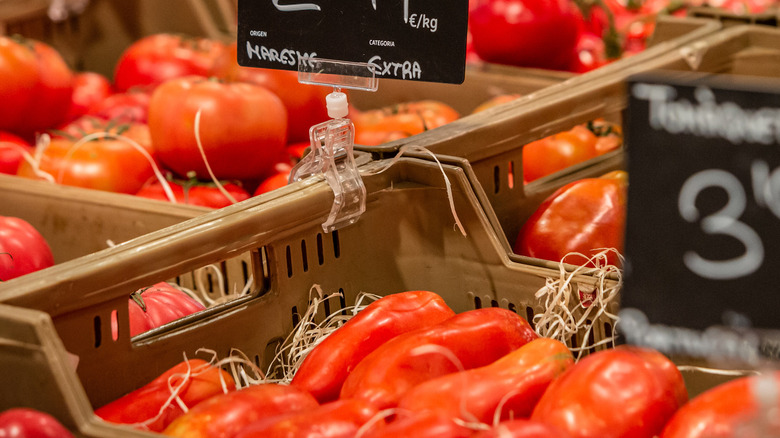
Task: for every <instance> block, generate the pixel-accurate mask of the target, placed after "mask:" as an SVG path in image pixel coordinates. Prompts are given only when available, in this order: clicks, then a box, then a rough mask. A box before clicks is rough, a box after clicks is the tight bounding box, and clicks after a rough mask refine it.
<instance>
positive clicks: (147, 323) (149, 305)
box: [127, 282, 205, 336]
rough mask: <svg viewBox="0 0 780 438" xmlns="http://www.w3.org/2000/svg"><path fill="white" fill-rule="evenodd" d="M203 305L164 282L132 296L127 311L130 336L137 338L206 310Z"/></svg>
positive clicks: (128, 301)
mask: <svg viewBox="0 0 780 438" xmlns="http://www.w3.org/2000/svg"><path fill="white" fill-rule="evenodd" d="M204 309H205V307H204V306H203V304H200V303H199V302H197V301H195V300H194V299H193V298H192V297H190V296H189V295H187V294H186V293H184V292H182V291H181V290H180V289H178V288H176V287H174V286H172V285H170V284H168V283H165V282H162V283H157V284H155V285H154V286H152V287H149V288H146V289H141V290H139V291H136V292H134V293H133V294H132V295H130V299H128V300H127V310H128V312H129V317H130V336H137V335H140V334H141V333H144V332H147V331H149V330H151V329H154V328H157V327H160V326H162V325H165V324H167V323H169V322H172V321H176V320H177V319H181V318H184V317H185V316H187V315H191V314H193V313H197V312H200V311H201V310H204Z"/></svg>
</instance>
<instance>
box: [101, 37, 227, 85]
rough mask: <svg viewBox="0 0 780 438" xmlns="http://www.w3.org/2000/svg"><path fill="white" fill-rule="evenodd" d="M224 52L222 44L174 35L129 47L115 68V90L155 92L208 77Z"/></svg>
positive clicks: (151, 39) (147, 40)
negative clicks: (190, 78)
mask: <svg viewBox="0 0 780 438" xmlns="http://www.w3.org/2000/svg"><path fill="white" fill-rule="evenodd" d="M224 51H225V45H224V44H222V43H221V42H219V41H215V40H210V39H205V38H191V37H185V36H181V35H172V34H155V35H150V36H147V37H145V38H141V39H140V40H138V41H135V42H134V43H133V44H131V45H130V47H128V48H127V49H125V51H124V52H122V55H121V56H120V57H119V61H118V62H117V64H116V68H115V70H114V86H115V87H116V88H117V90H119V91H127V90H129V89H130V88H133V87H136V86H141V87H150V88H154V87H156V86H158V85H160V84H162V83H163V82H165V81H167V80H169V79H173V78H179V77H182V76H189V75H200V76H207V75H208V74H209V72H210V71H211V70H212V69H213V68H214V63H215V62H216V60H217V59H219V57H221V56H222V54H223V52H224Z"/></svg>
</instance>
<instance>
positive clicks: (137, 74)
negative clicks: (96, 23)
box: [0, 34, 328, 207]
mask: <svg viewBox="0 0 780 438" xmlns="http://www.w3.org/2000/svg"><path fill="white" fill-rule="evenodd" d="M235 51H236V48H235V44H234V45H232V46H230V45H226V44H224V43H221V42H219V41H214V40H209V39H203V38H187V37H183V36H179V35H170V34H158V35H152V36H149V37H146V38H143V39H140V40H138V41H136V42H134V43H133V44H132V45H131V46H130V47H128V48H127V49H126V50H125V51H124V52H123V54H122V55H121V57H120V60H119V61H118V63H117V65H116V67H115V73H114V78H113V81H112V80H109V79H108V78H106V77H104V76H102V75H100V74H97V73H92V72H75V71H72V70H71V69H70V68H69V67H68V66H67V65H66V64H65V63H64V61H63V60H62V58H61V56H60V55H59V54H58V53H57V52H56V51H55V50H54V49H52V48H51V47H50V46H48V45H46V44H44V43H41V42H38V41H31V40H25V39H22V38H18V37H0V58H2V60H3V62H2V63H0V77H2V78H3V84H2V88H1V89H0V96H2V98H3V99H4V101H5V102H8V105H3V109H2V110H0V131H3V134H0V135H2V136H0V141H2V142H3V143H1V144H0V151H2V154H3V155H2V156H1V157H2V162H1V163H2V165H1V166H0V168H1V169H2V171H3V172H4V173H11V174H17V175H20V176H25V177H31V178H43V179H47V180H50V181H53V182H57V183H61V184H66V185H75V186H80V187H86V188H93V189H99V190H108V191H113V192H118V193H127V194H138V193H139V192H141V195H143V196H148V197H156V196H159V195H160V194H163V195H164V193H163V192H162V190H160V189H159V187H158V186H159V184H160V181H159V180H160V179H162V178H160V175H162V176H163V178H165V179H167V182H168V183H169V184H170V185H171V186H172V191H173V194H174V195H175V196H176V198H177V200H178V202H187V203H191V204H196V205H204V206H208V207H222V206H225V205H227V204H228V203H230V202H234V201H240V200H243V199H246V198H248V197H249V196H250V194H254V193H253V191H254V190H255V189H256V188H257V187H258V186H259V184H260V183H261V182H263V180H265V179H267V178H268V177H271V176H273V175H274V174H276V173H278V172H281V171H284V170H288V171H289V168H290V167H291V165H292V164H293V162H294V160H295V159H296V158H298V157H299V156H300V154H301V153H302V148H301V147H300V143H301V142H304V143H308V129H309V127H310V126H311V125H313V124H316V123H320V122H322V121H324V120H327V111H326V109H325V95H326V94H327V92H328V90H327V89H325V88H323V87H317V86H310V85H303V84H300V83H299V82H298V80H297V75H296V73H295V72H288V71H276V70H259V69H244V68H242V67H239V66H238V64H237V63H236V53H235ZM196 118H197V123H196ZM43 134H45V135H43ZM33 144H34V145H35V148H34V149H33V148H32V145H33ZM156 170H159V172H157V171H156ZM213 179H217V180H219V181H223V182H224V184H223V185H224V186H225V188H226V189H227V190H228V192H230V193H231V194H232V195H233V198H234V199H233V200H231V199H229V198H226V197H225V196H224V195H222V194H221V193H220V192H219V191H217V190H216V189H215V187H214V184H212V183H211V182H212V180H213ZM202 181H207V183H201V182H202ZM212 198H216V202H214V200H213V199H212Z"/></svg>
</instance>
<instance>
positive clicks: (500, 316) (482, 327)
mask: <svg viewBox="0 0 780 438" xmlns="http://www.w3.org/2000/svg"><path fill="white" fill-rule="evenodd" d="M537 337H538V336H537V335H536V333H535V332H534V331H533V329H531V326H530V325H529V324H528V322H527V321H526V320H525V319H523V318H522V317H520V316H519V315H517V314H516V313H513V312H511V311H509V310H506V309H501V308H498V307H489V308H483V309H474V310H469V311H467V312H463V313H459V314H457V315H455V316H453V317H452V318H449V319H447V320H444V321H443V322H440V323H438V324H435V325H433V326H430V327H423V328H420V329H416V330H412V331H409V332H406V333H403V334H400V335H398V336H396V337H394V338H392V339H390V340H389V341H387V342H385V343H383V344H382V345H380V346H379V347H378V348H376V349H375V350H374V351H372V352H371V353H369V354H368V355H367V356H366V357H365V358H364V359H363V360H361V361H360V362H359V363H358V365H357V366H356V367H355V368H354V370H353V371H352V372H351V373H350V374H349V376H347V379H346V380H345V381H344V385H343V386H342V388H341V397H342V398H344V397H355V398H360V399H363V400H367V401H369V402H371V403H374V404H375V405H376V406H377V407H379V408H380V409H385V408H389V407H394V406H396V405H397V404H398V401H399V400H400V399H401V397H403V395H404V394H405V393H407V392H408V391H409V390H410V389H412V388H413V387H414V386H416V385H419V384H420V383H423V382H425V381H427V380H431V379H433V378H436V377H440V376H443V375H446V374H450V373H453V372H456V371H459V370H460V368H459V367H458V366H457V365H456V364H455V363H453V360H452V359H453V357H454V358H457V360H458V361H459V362H460V364H461V366H462V369H466V370H468V369H472V368H478V367H481V366H485V365H487V364H489V363H491V362H493V361H495V360H497V359H498V358H500V357H503V356H505V355H506V354H508V353H509V352H511V351H514V350H516V349H518V348H520V347H521V346H523V345H525V344H527V343H528V342H530V341H532V340H533V339H536V338H537ZM485 339H490V342H485ZM443 350H446V351H449V352H451V353H452V356H450V355H445V354H442V351H443Z"/></svg>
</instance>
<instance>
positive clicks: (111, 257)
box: [0, 158, 617, 436]
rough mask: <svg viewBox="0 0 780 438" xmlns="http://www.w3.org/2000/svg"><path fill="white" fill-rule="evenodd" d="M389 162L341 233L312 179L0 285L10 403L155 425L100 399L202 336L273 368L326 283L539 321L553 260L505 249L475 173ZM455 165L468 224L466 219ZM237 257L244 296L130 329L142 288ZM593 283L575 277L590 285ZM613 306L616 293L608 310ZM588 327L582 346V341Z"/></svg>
mask: <svg viewBox="0 0 780 438" xmlns="http://www.w3.org/2000/svg"><path fill="white" fill-rule="evenodd" d="M388 165H389V162H388V160H382V161H377V162H371V163H368V164H366V165H364V166H361V173H363V176H364V182H365V185H366V189H367V195H368V196H367V203H366V207H367V208H366V212H365V213H364V214H363V215H362V216H361V217H360V219H359V220H358V221H357V222H356V223H355V224H352V225H349V226H347V227H345V228H342V229H340V230H338V231H337V232H334V233H324V232H323V230H322V227H321V224H322V223H323V221H324V220H325V218H326V217H327V215H328V213H329V212H330V209H331V204H332V202H333V194H332V191H331V190H330V188H329V186H328V185H327V184H326V183H325V182H323V181H322V180H321V179H320V180H318V179H317V178H315V177H313V178H310V179H307V180H304V181H301V182H297V183H294V184H292V185H290V186H287V187H284V188H282V189H279V190H278V191H276V192H271V193H268V194H265V195H262V196H259V197H255V198H251V199H249V200H247V201H243V202H241V203H239V204H236V205H233V206H230V207H227V208H224V209H221V210H215V211H212V212H208V213H205V214H202V215H199V216H197V217H195V218H192V219H189V220H186V221H184V222H180V223H178V224H175V225H172V226H169V227H166V228H163V229H161V230H158V231H155V232H151V233H149V234H146V235H144V236H141V237H139V238H136V239H132V240H130V241H127V242H124V243H123V244H120V245H117V246H115V247H112V248H108V249H104V250H102V251H99V252H96V253H92V254H89V255H86V256H84V257H79V258H76V259H73V260H71V261H68V262H65V263H62V264H59V265H55V266H53V267H51V268H47V269H46V270H43V271H38V272H35V273H32V274H28V275H26V276H22V277H19V278H16V279H13V280H10V281H8V282H5V283H2V284H0V325H2V326H3V327H4V330H3V331H2V333H1V334H0V368H2V369H3V370H6V371H5V372H4V373H3V375H2V377H0V381H1V382H2V384H3V385H4V388H5V393H6V394H8V396H7V397H3V398H2V400H1V401H0V409H5V408H9V407H12V406H30V407H33V408H38V409H41V410H44V411H46V412H49V413H52V414H53V415H54V416H55V417H57V418H58V419H59V420H60V421H61V422H63V423H64V424H65V425H66V426H67V427H69V428H70V429H72V430H79V431H80V433H81V434H83V436H101V434H102V435H103V436H105V434H106V433H107V431H109V430H110V431H111V433H112V434H114V435H115V436H147V435H145V434H143V433H140V432H135V431H127V432H124V429H122V428H120V427H118V426H112V425H106V424H104V423H102V422H101V421H100V420H98V419H97V418H96V417H94V416H93V415H92V414H91V410H92V409H93V408H94V407H97V406H100V405H102V404H104V403H106V402H108V401H111V400H113V399H115V398H117V397H119V396H121V395H122V394H124V393H126V392H128V391H130V390H132V389H135V388H137V387H140V386H141V385H142V384H143V383H145V382H147V381H149V380H151V379H152V378H153V377H156V376H157V375H159V374H160V373H161V372H162V371H163V370H165V369H167V368H168V367H170V366H172V365H173V364H175V363H177V362H179V361H181V360H182V355H183V354H185V353H186V354H187V356H188V357H194V356H195V354H196V350H197V349H199V348H208V349H211V350H214V351H216V352H217V353H218V354H219V356H220V357H225V356H227V355H228V354H229V353H230V351H231V349H233V348H236V349H239V350H241V351H242V352H243V353H245V354H246V355H247V356H248V357H249V358H254V360H255V361H256V363H257V364H259V365H260V366H261V367H262V366H263V365H266V364H268V362H269V360H270V358H271V357H272V356H273V352H274V351H275V348H276V347H278V346H279V345H280V344H281V343H282V341H283V340H284V339H285V338H286V337H287V335H288V334H289V333H290V332H291V331H292V329H293V327H294V321H295V319H296V318H297V316H298V315H300V314H303V313H304V311H305V310H306V308H307V306H308V303H309V300H310V294H311V293H313V292H311V289H312V287H313V286H314V285H318V286H319V287H320V288H321V289H322V291H324V293H325V294H335V293H338V294H343V299H335V298H334V299H331V300H329V301H330V308H329V311H330V312H338V311H339V310H340V309H341V308H342V307H343V306H345V305H349V304H352V303H353V302H354V301H355V298H356V296H357V295H358V293H360V292H368V293H374V294H378V295H387V294H391V293H395V292H401V291H404V290H431V291H434V292H437V293H439V294H440V295H442V296H443V297H444V299H445V300H446V301H447V303H448V304H449V305H450V306H451V307H452V308H453V309H454V310H455V311H457V312H461V311H465V310H468V309H473V308H477V307H484V306H498V307H502V308H507V309H510V310H513V311H515V312H517V313H518V314H520V315H522V316H524V317H526V318H528V319H530V320H533V315H534V314H538V313H539V312H543V311H544V308H543V306H542V304H541V301H540V299H539V298H537V297H536V296H535V294H536V292H537V291H538V290H539V289H540V288H542V287H543V286H544V285H545V283H546V281H547V279H548V278H550V277H554V276H557V275H558V272H557V270H550V269H545V268H540V267H537V266H532V265H525V264H521V263H516V262H512V261H510V260H509V259H508V258H507V256H506V252H505V251H503V248H502V247H501V244H500V242H499V241H498V239H497V237H496V235H495V233H494V231H493V229H492V227H491V225H490V221H489V220H488V219H487V217H486V216H485V214H484V212H483V210H482V209H481V208H480V206H479V202H478V199H477V197H476V195H475V194H474V192H473V191H472V189H471V187H470V183H469V181H468V178H467V176H466V174H465V172H464V171H463V169H461V168H460V167H457V166H452V165H448V164H442V167H441V169H440V167H439V166H438V165H437V164H436V163H433V162H429V161H425V160H419V159H415V158H402V159H400V160H398V161H397V162H396V163H395V164H393V165H392V166H390V167H389V168H388ZM383 169H384V171H383V172H381V173H379V171H380V170H383ZM442 170H443V172H442ZM444 175H446V176H447V178H448V179H449V182H450V183H451V190H452V202H453V205H454V210H455V212H456V214H457V217H458V219H459V221H460V222H461V223H462V225H463V228H464V231H465V233H466V235H465V236H464V235H463V234H462V233H461V232H460V231H459V230H458V229H457V228H455V227H454V224H455V218H454V216H453V213H452V211H451V209H450V201H449V199H448V195H447V193H448V190H447V184H446V181H445V178H444ZM235 258H244V259H245V260H249V263H248V265H247V267H246V270H245V271H244V272H235V273H234V274H233V276H234V277H235V276H238V278H234V277H229V278H227V279H226V281H227V283H228V284H233V283H243V282H245V280H246V278H245V276H247V275H249V276H251V277H252V279H253V282H252V284H253V285H254V286H253V287H251V288H250V293H249V294H248V295H246V296H243V297H241V298H238V299H236V300H233V301H231V302H228V303H224V304H220V305H217V306H214V307H212V308H209V309H207V310H205V311H203V312H200V313H197V314H194V315H191V316H189V317H185V318H183V319H181V320H178V321H175V322H173V323H170V324H167V325H165V326H163V327H160V328H158V329H154V330H152V331H150V332H147V333H144V334H142V335H139V336H137V337H134V338H132V339H131V338H130V337H129V336H128V335H127V333H128V324H129V320H128V313H127V300H128V298H127V297H128V294H129V293H130V292H132V291H134V290H137V289H139V288H141V287H144V286H146V285H150V284H153V283H156V282H158V281H162V280H166V279H170V278H175V277H177V276H180V275H182V274H183V273H188V272H191V271H194V270H196V269H198V268H201V267H203V266H206V265H210V264H221V263H225V262H229V261H230V260H233V259H235ZM596 281H597V279H595V278H594V277H591V276H576V277H575V278H574V282H575V284H578V285H587V286H588V287H593V286H594V285H595V282H596ZM605 282H606V284H613V283H612V282H611V281H610V280H608V279H607V280H605ZM616 306H617V300H615V301H614V302H612V303H611V304H610V305H609V309H610V311H615V310H616ZM581 310H582V309H580V310H574V313H575V315H576V314H578V312H580V311H581ZM323 313H326V312H323ZM322 316H323V317H324V315H322ZM602 318H603V319H602ZM594 321H595V326H594V327H595V329H594V331H593V332H592V334H591V335H589V336H588V338H591V340H593V341H598V340H602V339H606V338H608V337H609V336H610V334H611V332H612V326H611V322H610V320H608V319H607V318H605V317H603V315H602V317H601V318H599V319H594ZM114 323H115V324H117V327H118V332H117V333H118V335H117V336H115V337H114V336H112V330H111V326H112V324H114ZM585 336H586V335H585V334H584V333H582V334H578V335H577V336H575V340H574V342H575V343H576V344H577V345H581V344H582V340H583V339H581V338H584V337H585ZM597 348H604V346H601V347H597ZM74 358H77V363H78V364H77V366H75V368H74V362H75V361H74V360H73V359H74Z"/></svg>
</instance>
